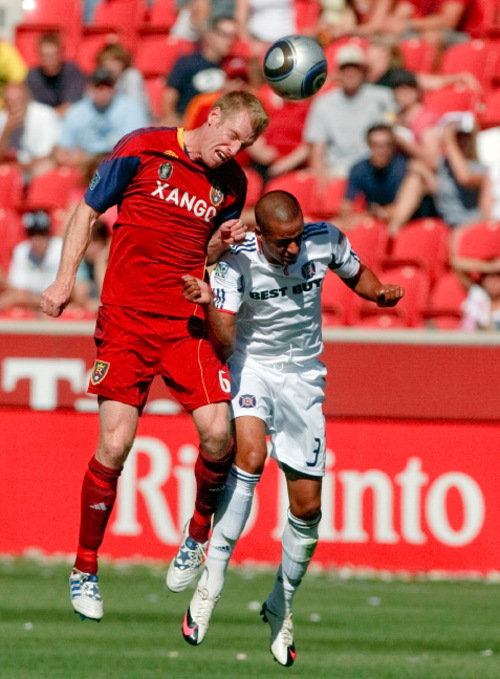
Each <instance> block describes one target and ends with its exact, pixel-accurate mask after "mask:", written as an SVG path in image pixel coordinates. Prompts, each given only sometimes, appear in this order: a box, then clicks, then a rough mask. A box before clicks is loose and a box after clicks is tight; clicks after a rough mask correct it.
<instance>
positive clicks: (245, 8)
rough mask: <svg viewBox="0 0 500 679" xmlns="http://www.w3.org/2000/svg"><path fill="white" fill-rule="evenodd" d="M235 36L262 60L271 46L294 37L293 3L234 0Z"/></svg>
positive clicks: (277, 0)
mask: <svg viewBox="0 0 500 679" xmlns="http://www.w3.org/2000/svg"><path fill="white" fill-rule="evenodd" d="M235 17H236V21H237V23H238V34H239V35H240V37H241V38H242V40H244V41H245V42H248V43H249V44H250V45H251V47H252V53H253V55H254V56H261V55H262V54H263V52H264V51H265V50H266V49H267V47H268V46H269V44H270V43H272V42H274V41H275V40H278V39H279V38H282V37H283V36H284V35H293V34H294V33H297V26H296V23H295V8H294V2H293V0H272V1H271V2H270V1H269V0H236V13H235Z"/></svg>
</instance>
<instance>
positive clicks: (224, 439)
mask: <svg viewBox="0 0 500 679" xmlns="http://www.w3.org/2000/svg"><path fill="white" fill-rule="evenodd" d="M191 416H192V418H193V422H194V424H195V427H196V429H197V431H198V436H199V438H200V445H201V447H202V448H203V449H204V451H205V452H207V453H208V454H209V455H212V456H213V457H214V458H219V457H222V456H223V455H224V453H226V452H227V449H228V447H229V444H230V441H231V422H230V409H229V403H228V402H227V401H222V402H219V403H210V404H209V405H205V406H201V407H200V408H196V409H195V410H193V411H192V412H191Z"/></svg>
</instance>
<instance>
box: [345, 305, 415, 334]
mask: <svg viewBox="0 0 500 679" xmlns="http://www.w3.org/2000/svg"><path fill="white" fill-rule="evenodd" d="M368 304H370V303H369V302H366V306H365V305H363V308H362V309H361V310H360V312H359V314H358V316H357V318H356V322H355V325H356V327H361V328H373V329H374V330H395V329H400V328H407V327H408V322H407V317H406V313H405V312H404V311H403V310H402V309H400V308H399V307H395V308H393V309H381V308H380V307H377V306H375V305H373V304H372V306H370V307H369V306H368Z"/></svg>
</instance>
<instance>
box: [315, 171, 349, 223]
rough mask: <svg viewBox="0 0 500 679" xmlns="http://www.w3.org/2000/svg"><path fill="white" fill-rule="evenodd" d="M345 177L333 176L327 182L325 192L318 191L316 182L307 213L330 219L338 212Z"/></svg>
mask: <svg viewBox="0 0 500 679" xmlns="http://www.w3.org/2000/svg"><path fill="white" fill-rule="evenodd" d="M346 186H347V179H340V178H334V179H331V180H330V181H329V182H328V186H327V187H326V191H325V193H324V194H323V193H321V192H320V191H319V187H318V185H317V183H316V185H315V188H314V193H313V194H312V195H311V200H310V203H311V204H310V208H309V214H310V215H311V217H314V218H315V219H318V220H320V219H325V220H327V221H331V220H332V219H333V218H334V217H335V215H337V214H338V212H339V208H340V205H341V203H342V201H343V200H344V195H345V190H346Z"/></svg>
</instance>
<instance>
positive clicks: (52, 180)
mask: <svg viewBox="0 0 500 679" xmlns="http://www.w3.org/2000/svg"><path fill="white" fill-rule="evenodd" d="M80 181H81V175H80V173H79V172H78V171H76V170H73V169H71V168H69V167H58V168H56V169H55V170H51V171H49V172H46V173H45V174H42V175H39V176H37V177H34V178H33V179H32V180H31V182H30V185H29V189H28V194H27V196H26V200H25V202H24V204H23V209H24V210H27V209H29V210H31V209H42V210H49V211H50V210H55V209H56V208H65V207H66V206H67V204H68V200H69V195H70V193H71V191H72V190H73V189H74V188H75V187H76V186H78V184H79V183H80Z"/></svg>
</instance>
